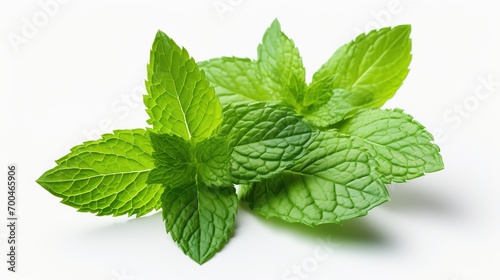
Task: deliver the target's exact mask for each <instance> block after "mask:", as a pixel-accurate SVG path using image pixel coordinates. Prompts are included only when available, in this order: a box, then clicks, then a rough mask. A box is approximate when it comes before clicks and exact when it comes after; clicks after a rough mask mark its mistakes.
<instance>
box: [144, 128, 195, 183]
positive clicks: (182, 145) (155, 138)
mask: <svg viewBox="0 0 500 280" xmlns="http://www.w3.org/2000/svg"><path fill="white" fill-rule="evenodd" d="M149 135H150V138H151V144H152V145H153V149H154V152H153V158H154V162H155V168H154V169H153V170H151V172H150V174H149V178H148V182H149V183H157V184H162V185H164V186H166V187H170V188H171V187H176V186H180V185H184V184H187V183H190V182H192V181H193V178H194V177H195V176H196V172H197V170H196V167H195V165H194V164H193V162H192V160H191V149H192V148H191V145H190V144H189V143H188V142H187V141H186V140H184V139H183V138H181V137H179V136H177V135H169V134H156V133H152V132H150V134H149Z"/></svg>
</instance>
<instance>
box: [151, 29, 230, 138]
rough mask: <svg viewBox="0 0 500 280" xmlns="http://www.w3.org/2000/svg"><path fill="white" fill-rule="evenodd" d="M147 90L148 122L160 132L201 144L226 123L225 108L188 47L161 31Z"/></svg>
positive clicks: (153, 50)
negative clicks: (223, 115) (223, 108)
mask: <svg viewBox="0 0 500 280" xmlns="http://www.w3.org/2000/svg"><path fill="white" fill-rule="evenodd" d="M146 87H147V90H148V93H149V94H148V95H146V96H145V97H144V103H145V104H146V108H147V110H146V111H147V113H148V114H149V117H150V119H149V120H148V123H150V124H152V125H153V129H154V131H156V132H158V133H163V134H176V135H178V136H181V137H182V138H184V139H186V140H191V139H193V141H200V140H201V139H204V138H207V137H208V136H210V135H212V133H213V131H214V130H215V129H216V128H217V127H218V126H219V124H220V123H221V121H222V107H221V105H220V102H219V100H218V99H217V98H216V97H215V94H214V90H213V88H212V87H210V85H209V82H208V81H207V80H206V79H205V76H204V74H203V72H201V71H199V70H198V66H197V65H196V63H195V62H194V60H193V59H192V58H190V57H189V54H188V52H187V51H186V50H185V49H184V48H183V49H181V48H180V47H179V46H177V44H175V42H174V41H173V40H172V39H171V38H170V37H168V36H167V35H166V34H165V33H163V32H161V31H158V33H157V34H156V38H155V41H154V43H153V48H152V49H151V59H150V62H149V65H148V80H147V82H146Z"/></svg>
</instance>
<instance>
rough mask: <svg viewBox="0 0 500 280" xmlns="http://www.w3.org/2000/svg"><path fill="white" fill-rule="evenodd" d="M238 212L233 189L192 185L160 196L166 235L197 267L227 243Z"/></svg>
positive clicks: (174, 189)
mask: <svg viewBox="0 0 500 280" xmlns="http://www.w3.org/2000/svg"><path fill="white" fill-rule="evenodd" d="M237 208H238V198H237V196H236V193H235V191H234V188H233V187H229V188H214V187H210V186H207V185H205V184H203V183H201V182H196V181H193V182H191V183H188V184H186V185H181V186H177V187H174V188H170V189H167V190H165V193H164V194H163V209H164V211H163V218H164V219H165V224H166V229H167V232H170V234H171V235H172V238H173V239H174V240H175V241H177V243H178V244H179V246H180V247H181V249H182V251H184V253H185V254H187V255H188V256H189V257H191V258H192V259H193V260H195V261H196V262H198V263H200V264H202V263H204V262H205V261H207V260H208V259H209V258H211V257H212V256H213V255H214V254H215V253H216V252H217V251H219V250H220V249H221V248H222V246H223V245H224V244H225V243H226V242H227V241H228V239H229V237H230V235H231V232H232V230H233V228H234V218H235V214H236V210H237Z"/></svg>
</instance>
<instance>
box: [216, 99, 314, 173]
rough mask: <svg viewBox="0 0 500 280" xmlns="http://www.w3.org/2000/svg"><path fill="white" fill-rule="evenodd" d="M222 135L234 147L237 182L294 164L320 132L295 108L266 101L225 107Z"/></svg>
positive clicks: (234, 168)
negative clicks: (317, 132)
mask: <svg viewBox="0 0 500 280" xmlns="http://www.w3.org/2000/svg"><path fill="white" fill-rule="evenodd" d="M224 115H225V119H224V123H223V124H222V127H221V132H220V135H221V136H222V137H226V138H227V139H229V141H230V143H229V144H230V146H231V147H232V148H233V152H232V156H231V158H232V164H231V170H232V171H231V172H232V176H233V177H234V178H235V183H236V182H237V183H245V182H251V181H258V180H260V179H262V178H269V177H271V176H272V175H273V174H277V173H279V172H281V171H283V170H285V169H287V168H290V167H291V166H293V165H294V163H295V161H296V160H297V159H299V158H301V157H302V156H303V155H304V154H305V153H306V149H307V147H308V146H309V144H310V143H311V141H312V140H313V139H314V137H315V135H316V130H315V128H314V127H313V126H312V125H311V124H309V123H308V122H307V121H305V120H304V119H303V118H302V117H300V116H297V115H295V113H294V111H293V110H291V109H287V108H280V107H278V106H276V105H269V104H265V103H245V104H236V105H231V106H228V107H226V108H225V110H224Z"/></svg>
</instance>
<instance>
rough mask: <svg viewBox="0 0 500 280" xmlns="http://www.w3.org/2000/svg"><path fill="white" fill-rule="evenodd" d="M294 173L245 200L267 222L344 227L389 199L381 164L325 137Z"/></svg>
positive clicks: (342, 139) (343, 139)
mask: <svg viewBox="0 0 500 280" xmlns="http://www.w3.org/2000/svg"><path fill="white" fill-rule="evenodd" d="M309 150H310V153H308V154H307V155H305V156H304V157H302V158H301V159H300V160H299V161H297V164H296V165H295V166H294V167H293V168H292V169H291V170H289V171H284V172H283V173H282V174H281V175H279V176H275V177H273V178H271V179H268V180H265V181H263V182H260V183H254V184H252V185H251V186H250V187H251V189H250V190H247V193H246V194H245V196H244V198H243V200H244V201H246V202H248V203H249V206H250V208H251V209H252V210H253V211H254V212H256V213H258V214H261V215H263V216H265V217H267V218H270V217H277V218H280V219H283V220H285V221H288V222H300V223H303V224H306V225H318V224H324V223H341V222H342V221H344V220H347V219H352V218H356V217H359V216H362V215H366V213H367V211H368V210H370V209H371V208H373V207H375V206H377V205H380V204H382V203H383V202H385V201H387V200H389V196H388V194H387V191H386V189H385V186H384V184H383V183H382V181H381V180H380V178H379V175H378V174H377V173H376V172H373V171H374V167H375V166H376V163H374V162H373V160H371V158H370V156H369V154H367V153H366V152H365V149H364V147H363V146H362V145H360V144H359V143H357V142H355V141H352V139H350V138H349V137H348V136H344V135H341V134H339V133H337V132H321V133H320V135H319V136H318V137H317V138H316V140H315V141H314V142H313V143H312V144H311V146H310V147H309Z"/></svg>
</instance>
